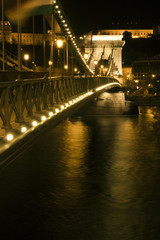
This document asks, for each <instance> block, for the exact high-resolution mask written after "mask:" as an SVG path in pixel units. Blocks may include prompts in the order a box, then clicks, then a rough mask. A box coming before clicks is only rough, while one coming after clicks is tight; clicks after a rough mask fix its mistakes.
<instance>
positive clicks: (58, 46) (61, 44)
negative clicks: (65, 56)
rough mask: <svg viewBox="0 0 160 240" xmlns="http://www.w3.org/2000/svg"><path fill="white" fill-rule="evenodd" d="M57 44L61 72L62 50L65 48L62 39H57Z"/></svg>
mask: <svg viewBox="0 0 160 240" xmlns="http://www.w3.org/2000/svg"><path fill="white" fill-rule="evenodd" d="M56 43H57V48H58V68H59V69H60V71H62V56H61V53H60V50H61V49H62V48H63V43H64V42H63V40H62V39H57V41H56Z"/></svg>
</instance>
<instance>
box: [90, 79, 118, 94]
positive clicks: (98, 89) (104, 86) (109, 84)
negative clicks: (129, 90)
mask: <svg viewBox="0 0 160 240" xmlns="http://www.w3.org/2000/svg"><path fill="white" fill-rule="evenodd" d="M112 85H119V86H120V87H121V84H120V83H118V82H115V83H108V84H106V85H103V86H101V87H98V88H96V89H95V90H96V91H100V90H102V89H104V88H106V87H109V86H112ZM91 94H93V92H88V95H91Z"/></svg>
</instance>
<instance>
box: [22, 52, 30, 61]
mask: <svg viewBox="0 0 160 240" xmlns="http://www.w3.org/2000/svg"><path fill="white" fill-rule="evenodd" d="M23 57H24V60H26V61H27V60H29V54H27V53H26V54H24V56H23Z"/></svg>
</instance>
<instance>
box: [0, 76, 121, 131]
mask: <svg viewBox="0 0 160 240" xmlns="http://www.w3.org/2000/svg"><path fill="white" fill-rule="evenodd" d="M113 81H116V80H114V79H112V80H111V79H109V78H104V77H103V78H102V77H101V78H98V77H97V78H96V77H70V76H68V77H44V78H39V79H24V80H16V81H14V82H0V134H1V131H2V130H3V132H5V133H6V132H7V131H9V130H10V129H12V128H13V127H14V125H15V124H21V123H23V122H24V121H27V120H29V119H33V118H34V117H35V116H37V117H38V115H39V114H41V113H45V112H46V111H49V109H51V108H52V109H53V108H56V107H57V106H58V105H61V104H62V103H65V102H67V101H69V100H71V99H73V98H74V97H75V96H78V95H80V94H83V93H86V92H88V91H91V90H94V89H95V88H96V87H99V86H101V85H104V84H106V83H107V82H113Z"/></svg>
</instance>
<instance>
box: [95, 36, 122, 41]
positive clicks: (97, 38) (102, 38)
mask: <svg viewBox="0 0 160 240" xmlns="http://www.w3.org/2000/svg"><path fill="white" fill-rule="evenodd" d="M122 38H123V35H93V36H92V40H93V41H121V40H122Z"/></svg>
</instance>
